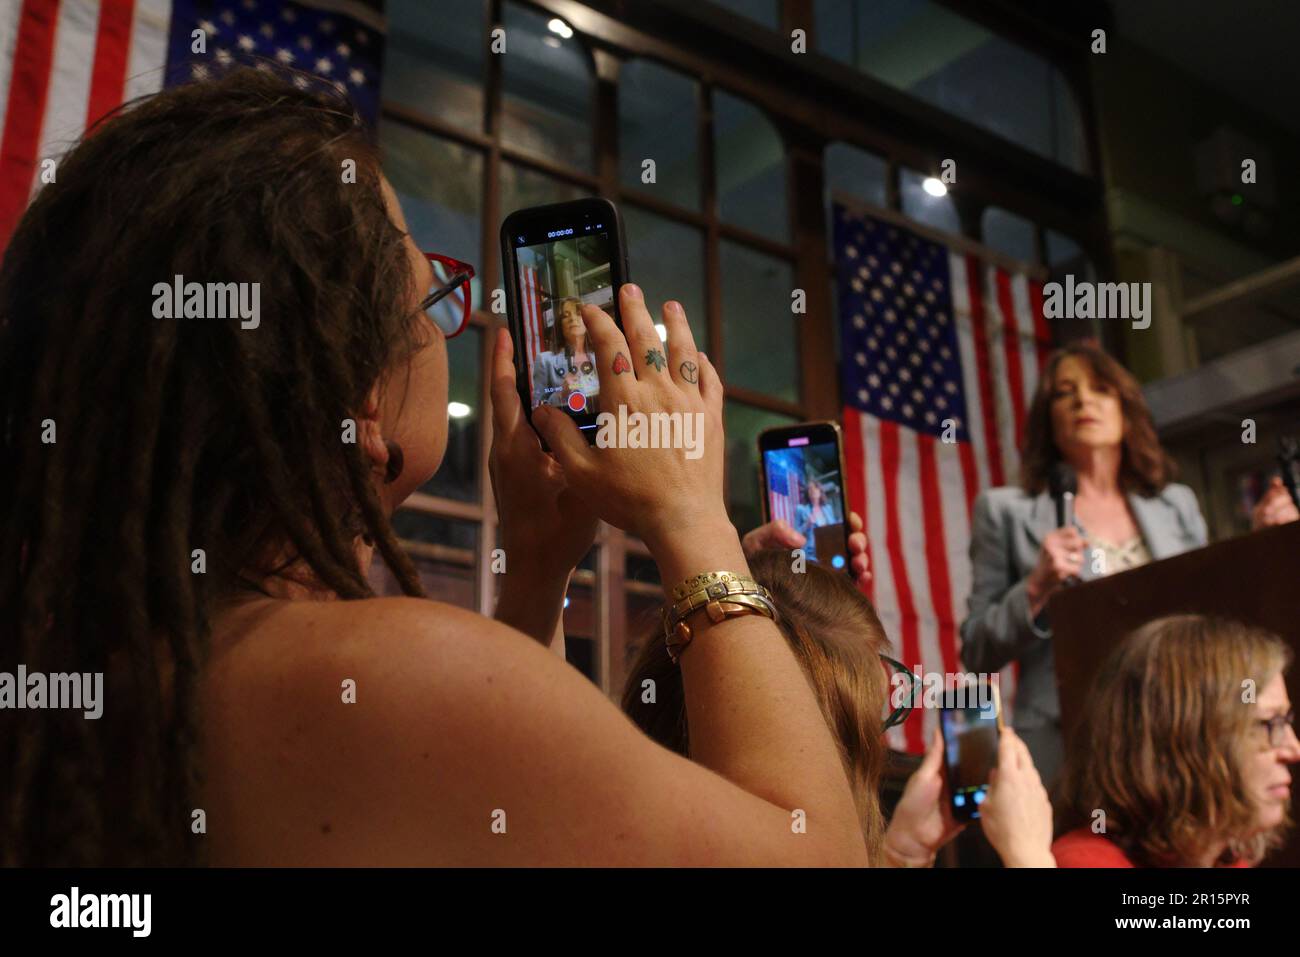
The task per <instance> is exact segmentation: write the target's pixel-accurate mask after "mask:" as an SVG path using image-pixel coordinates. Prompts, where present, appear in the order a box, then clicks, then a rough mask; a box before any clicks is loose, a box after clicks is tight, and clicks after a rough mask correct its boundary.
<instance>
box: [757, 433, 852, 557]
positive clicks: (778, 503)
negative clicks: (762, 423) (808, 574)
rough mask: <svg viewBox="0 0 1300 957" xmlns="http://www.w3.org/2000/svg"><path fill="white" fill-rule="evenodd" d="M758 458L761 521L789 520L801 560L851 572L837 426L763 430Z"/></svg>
mask: <svg viewBox="0 0 1300 957" xmlns="http://www.w3.org/2000/svg"><path fill="white" fill-rule="evenodd" d="M758 462H759V466H758V471H759V483H760V486H761V488H762V490H763V520H764V521H765V522H770V521H772V520H774V519H778V518H779V519H784V520H785V521H787V522H789V523H790V525H792V526H793V527H794V529H795V531H797V532H800V533H802V534H803V536H804V539H805V541H804V544H803V550H804V556H805V557H806V558H808V559H809V560H810V561H815V562H818V563H820V564H822V565H826V566H828V567H830V568H834V569H836V570H838V571H844V572H848V573H849V574H852V569H851V568H850V567H849V550H848V543H849V523H848V505H847V504H846V503H845V500H844V443H843V441H842V440H841V438H840V427H839V426H838V425H837V424H836V423H834V422H802V423H800V424H799V425H788V426H778V427H776V428H771V429H765V430H764V431H763V432H761V433H759V436H758Z"/></svg>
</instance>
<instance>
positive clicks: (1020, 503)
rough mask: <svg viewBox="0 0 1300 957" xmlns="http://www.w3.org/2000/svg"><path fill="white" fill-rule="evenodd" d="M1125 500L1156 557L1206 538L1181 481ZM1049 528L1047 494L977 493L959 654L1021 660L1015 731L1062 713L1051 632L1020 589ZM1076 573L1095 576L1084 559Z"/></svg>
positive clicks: (992, 664) (981, 661)
mask: <svg viewBox="0 0 1300 957" xmlns="http://www.w3.org/2000/svg"><path fill="white" fill-rule="evenodd" d="M1128 504H1129V509H1130V510H1131V511H1132V513H1133V518H1134V520H1135V521H1136V522H1137V526H1138V529H1139V531H1141V533H1142V538H1143V539H1144V540H1145V542H1146V546H1147V549H1148V550H1149V551H1150V552H1151V557H1152V558H1153V559H1161V558H1168V557H1169V556H1171V555H1177V554H1178V553H1179V552H1185V551H1190V550H1191V549H1193V548H1200V547H1201V546H1202V545H1204V544H1205V543H1206V532H1205V519H1204V518H1202V517H1201V509H1200V506H1199V505H1198V504H1197V502H1196V495H1195V493H1193V492H1192V490H1191V489H1189V488H1188V487H1187V486H1186V485H1175V484H1170V485H1166V486H1165V487H1164V490H1163V491H1161V492H1160V493H1159V494H1158V495H1153V496H1152V497H1150V498H1145V497H1143V496H1141V495H1135V494H1133V493H1129V495H1128ZM1054 528H1056V503H1055V502H1054V501H1052V497H1051V496H1050V495H1049V494H1048V493H1047V492H1042V493H1040V494H1039V495H1037V496H1034V497H1031V496H1029V495H1028V494H1026V492H1025V491H1024V490H1023V489H1021V488H1018V487H1006V488H995V489H989V490H988V491H986V492H981V493H980V495H979V497H978V498H976V499H975V518H974V523H973V528H972V529H971V543H970V557H971V565H972V566H973V567H972V582H971V594H970V613H969V614H968V615H967V616H966V620H965V621H964V622H962V625H961V660H962V664H963V665H965V667H966V668H968V669H970V670H971V671H977V672H986V673H993V672H997V671H1000V670H1002V668H1004V667H1005V666H1006V665H1007V664H1008V663H1010V662H1012V661H1019V662H1020V672H1019V675H1018V679H1017V685H1016V694H1015V726H1016V728H1017V730H1022V729H1035V728H1056V727H1058V726H1059V724H1060V719H1061V708H1060V703H1059V702H1058V701H1057V698H1056V665H1055V661H1054V659H1053V656H1052V642H1051V640H1050V639H1051V637H1052V632H1051V629H1050V628H1049V627H1046V622H1045V621H1041V620H1040V621H1038V622H1035V621H1033V620H1031V619H1030V617H1029V601H1028V599H1027V597H1026V595H1025V576H1026V575H1028V574H1029V572H1030V571H1031V570H1032V569H1033V567H1034V565H1035V564H1036V563H1037V562H1038V552H1039V549H1040V548H1041V547H1042V542H1043V538H1044V537H1045V536H1046V535H1047V533H1048V532H1050V531H1052V530H1053V529H1054ZM1080 577H1081V578H1083V579H1087V578H1090V577H1094V576H1092V575H1091V570H1090V568H1089V567H1088V563H1087V562H1085V563H1084V568H1083V572H1082V574H1081V575H1080Z"/></svg>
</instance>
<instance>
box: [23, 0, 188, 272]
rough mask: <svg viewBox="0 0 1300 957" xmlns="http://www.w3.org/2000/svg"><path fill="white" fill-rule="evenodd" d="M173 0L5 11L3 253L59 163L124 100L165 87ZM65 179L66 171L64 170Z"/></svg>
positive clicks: (65, 0)
mask: <svg viewBox="0 0 1300 957" xmlns="http://www.w3.org/2000/svg"><path fill="white" fill-rule="evenodd" d="M170 17H171V3H170V2H168V0H21V2H18V0H14V2H11V3H6V4H3V5H2V6H0V79H2V80H3V82H0V89H3V90H5V91H7V92H6V94H4V95H3V96H0V249H3V248H4V246H6V245H8V242H9V237H10V235H12V233H13V229H14V226H15V225H16V224H17V222H18V219H19V218H20V217H21V216H22V213H23V210H24V209H26V208H27V203H28V202H29V201H30V199H31V197H32V196H33V195H34V194H35V192H36V190H37V189H39V188H40V186H41V180H40V172H41V167H42V163H43V161H44V160H47V159H52V160H55V161H56V162H57V161H58V159H59V157H61V156H62V155H63V154H64V153H65V152H67V150H68V149H69V148H71V147H72V146H73V145H75V144H76V142H77V140H78V139H79V138H80V137H81V135H82V134H83V133H84V132H85V130H86V128H87V127H88V126H89V125H90V124H92V123H94V122H95V121H96V120H98V119H99V118H100V117H102V116H104V114H106V113H108V112H109V111H110V110H112V109H113V108H115V107H117V106H118V105H120V104H121V103H122V102H123V100H124V99H128V98H131V97H134V96H139V95H142V94H145V93H150V92H154V91H156V90H157V89H159V88H160V87H161V86H162V78H163V68H164V66H165V65H166V62H167V31H168V27H169V24H170ZM55 175H57V167H56V168H55Z"/></svg>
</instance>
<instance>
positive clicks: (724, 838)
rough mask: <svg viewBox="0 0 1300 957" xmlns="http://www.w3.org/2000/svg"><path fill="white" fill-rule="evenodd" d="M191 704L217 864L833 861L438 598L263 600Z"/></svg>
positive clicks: (782, 816) (771, 813) (582, 681)
mask: <svg viewBox="0 0 1300 957" xmlns="http://www.w3.org/2000/svg"><path fill="white" fill-rule="evenodd" d="M203 706H204V731H205V745H206V747H205V752H204V770H205V772H206V775H207V777H206V790H205V792H204V795H203V799H204V801H205V804H204V808H205V810H206V812H207V819H208V835H209V836H208V838H207V839H208V840H210V841H211V844H210V851H211V853H210V859H211V860H212V861H213V863H216V864H251V865H269V864H297V865H305V866H313V865H326V866H329V865H356V864H362V865H375V866H384V865H387V866H402V865H452V866H473V865H489V866H501V865H507V866H528V865H560V866H563V865H605V866H616V865H626V864H644V865H659V866H665V865H674V864H677V865H708V864H771V863H776V862H782V861H786V862H789V863H814V862H822V861H836V860H843V859H844V858H843V856H842V851H843V849H842V847H840V846H839V845H838V844H836V845H832V844H831V843H828V842H830V841H832V839H833V837H834V835H833V834H832V832H827V835H826V837H825V838H821V837H819V838H818V839H816V840H809V839H808V837H806V836H803V835H798V836H795V835H794V832H793V831H792V829H791V827H790V816H789V812H788V811H786V810H783V809H782V808H780V807H777V806H776V805H773V804H771V803H769V802H767V801H765V800H763V799H761V798H759V797H757V796H755V795H753V794H750V793H748V792H746V791H743V790H742V789H740V788H737V787H736V786H735V785H733V784H731V783H730V782H728V781H726V780H725V779H723V778H722V777H721V776H719V775H717V774H715V773H713V772H712V771H709V770H707V769H705V768H702V767H700V766H698V765H695V764H692V763H691V762H690V761H687V760H686V759H685V758H682V757H680V756H678V755H676V754H673V753H672V752H670V751H668V750H667V749H665V748H663V747H660V746H659V745H658V744H655V743H654V742H652V741H651V740H650V739H649V738H647V737H646V736H645V735H643V734H642V733H641V732H640V731H639V730H638V729H637V728H636V727H635V726H634V725H633V724H632V722H631V721H630V720H628V719H627V718H626V717H625V716H624V715H623V714H622V713H621V712H620V711H619V710H618V709H617V708H616V707H615V706H614V705H613V703H612V702H611V701H610V700H609V699H608V698H606V697H605V696H604V695H603V694H601V692H600V691H599V690H598V689H597V688H596V687H595V686H594V685H592V684H591V682H589V681H587V679H586V678H584V677H583V676H582V675H581V674H579V673H578V672H577V671H576V670H575V669H573V668H571V667H570V666H568V665H566V664H565V663H564V662H562V661H560V660H559V659H558V658H557V657H556V656H554V655H553V654H551V653H550V652H549V651H547V650H545V649H543V648H542V647H541V645H539V644H538V643H537V642H535V641H533V640H532V639H530V638H528V637H526V636H525V635H523V634H521V633H519V632H516V631H514V630H513V629H511V628H508V627H506V626H504V625H502V624H500V623H498V622H495V621H492V620H489V619H486V618H483V617H482V616H480V615H476V614H473V613H471V612H467V611H464V610H463V609H458V608H452V607H449V606H447V605H443V604H440V603H437V602H431V601H425V600H420V599H409V598H385V599H372V600H365V601H353V602H336V603H330V604H328V605H326V604H308V603H300V604H297V603H283V604H281V605H280V606H279V607H277V608H273V609H269V610H268V611H267V612H266V613H265V614H264V616H263V617H262V618H261V619H260V620H259V621H257V622H256V623H255V624H253V625H252V626H251V627H249V628H248V629H247V630H246V632H245V633H244V634H243V637H241V638H240V640H238V641H237V642H234V643H232V644H230V645H229V646H228V647H225V648H224V649H222V650H221V651H220V652H219V653H218V654H217V655H216V656H215V657H214V659H213V661H212V663H211V666H210V667H209V669H208V670H207V672H206V673H205V676H204V699H203Z"/></svg>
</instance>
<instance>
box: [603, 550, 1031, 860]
mask: <svg viewBox="0 0 1300 957" xmlns="http://www.w3.org/2000/svg"><path fill="white" fill-rule="evenodd" d="M746 540H747V542H752V541H754V539H752V538H750V536H746ZM748 555H749V568H750V572H751V574H752V575H753V577H754V580H755V581H757V582H758V583H760V584H761V585H762V586H763V587H764V588H766V589H767V590H768V592H770V594H771V595H772V598H773V600H774V603H775V605H776V606H777V607H778V608H779V609H780V613H779V615H778V617H777V624H778V626H779V627H780V629H781V634H782V635H783V636H784V637H785V640H786V641H787V643H789V645H790V647H791V649H792V650H793V651H794V653H795V656H796V658H797V659H798V661H799V663H800V665H801V667H802V669H803V672H804V675H805V676H806V677H807V679H808V683H809V684H810V685H811V686H812V688H813V690H814V691H815V692H816V695H817V701H818V704H819V705H820V707H821V712H822V717H823V718H824V719H825V721H826V725H827V727H829V728H830V729H831V730H832V732H833V733H834V735H835V740H836V743H837V745H838V749H839V755H840V760H841V761H842V762H843V764H844V768H845V771H846V773H847V774H848V777H849V782H850V784H851V786H852V788H853V796H854V802H855V804H856V805H857V809H858V818H859V821H860V823H861V831H862V834H861V839H862V842H863V844H864V845H865V846H866V849H867V853H868V856H869V858H870V861H871V864H872V865H873V866H877V867H929V866H931V865H933V864H934V861H935V858H936V855H937V853H938V851H939V850H940V849H941V848H943V847H944V846H945V845H946V844H947V843H948V842H949V841H951V840H952V839H953V838H955V837H956V836H957V834H959V833H960V832H961V830H962V827H964V825H960V824H957V823H956V822H955V821H954V820H953V819H952V816H951V814H950V813H949V811H948V799H947V794H946V792H945V789H944V788H945V783H944V772H943V742H942V739H941V737H940V734H939V731H938V729H936V730H935V733H934V738H933V740H932V741H931V744H930V747H929V749H928V750H927V751H926V754H925V757H924V759H923V760H922V761H921V764H920V765H919V766H918V768H917V769H916V770H915V771H913V772H912V774H911V776H910V777H909V778H908V782H907V785H906V787H905V788H904V791H903V794H902V796H901V798H900V799H899V802H898V804H897V806H896V807H895V808H894V812H893V815H892V816H891V818H890V820H889V821H888V822H886V821H885V820H884V816H883V813H882V810H881V800H880V788H881V778H882V775H883V772H884V767H885V761H886V757H887V747H886V744H885V738H884V733H885V731H887V730H888V729H889V728H891V727H894V726H895V725H898V724H901V723H902V722H903V721H905V720H907V719H908V717H909V715H911V714H912V711H913V707H914V705H915V704H916V702H917V701H918V699H919V697H920V696H919V694H917V692H918V690H919V687H918V686H917V685H915V684H914V682H915V676H914V675H913V674H912V673H911V672H910V671H909V670H908V669H907V667H906V666H905V665H904V664H902V663H901V662H898V661H895V660H894V659H893V658H891V657H889V656H888V654H887V652H888V650H889V639H888V637H887V636H886V635H885V631H884V628H883V627H882V626H881V624H880V619H879V618H878V617H877V615H876V612H875V609H874V608H873V607H872V605H871V602H870V601H868V600H867V598H866V596H865V595H863V594H862V593H861V592H860V591H859V590H858V589H857V588H856V587H855V584H854V582H853V580H852V579H850V578H849V577H848V576H847V575H844V574H843V573H841V572H836V571H832V570H830V569H827V568H825V567H823V566H821V565H817V564H815V563H808V564H807V565H806V566H803V568H804V570H803V571H800V572H796V571H795V570H794V568H793V563H792V561H791V557H790V553H789V551H788V550H787V549H785V548H781V549H758V548H751V549H749V550H748ZM622 706H623V711H624V713H625V714H627V716H628V717H629V718H631V719H632V721H633V722H634V723H635V724H636V725H637V727H639V728H641V730H643V731H644V732H645V733H646V734H648V735H649V736H650V737H651V738H653V739H654V740H655V741H657V742H658V743H660V744H662V745H663V746H664V747H666V748H668V749H670V750H672V751H674V752H676V753H678V754H681V755H683V756H686V757H690V756H692V755H693V754H694V753H695V745H694V742H693V739H692V737H691V727H692V725H691V722H690V715H691V713H692V708H691V702H690V701H689V698H688V694H687V692H686V689H685V688H684V687H683V682H682V675H681V670H680V668H679V667H678V665H677V664H676V663H675V662H674V661H673V659H672V654H671V652H670V649H669V647H668V646H667V645H666V643H665V641H664V638H663V636H662V635H660V634H658V633H656V634H654V635H651V636H649V637H647V638H646V639H644V641H643V643H642V644H641V647H640V648H639V650H638V652H637V658H636V662H635V664H634V665H633V666H632V668H631V669H630V671H629V673H628V677H627V681H626V683H625V685H624V689H623V698H622ZM696 713H698V710H697V711H696ZM920 718H921V716H920V715H915V716H914V717H913V720H920ZM980 822H981V826H982V827H983V829H984V832H985V834H986V836H987V837H988V838H989V842H990V843H991V844H992V845H993V847H994V849H995V850H996V851H997V852H998V855H999V856H1000V857H1001V859H1002V861H1003V863H1004V864H1005V865H1006V866H1008V867H1052V866H1054V862H1053V860H1052V857H1051V854H1050V850H1049V848H1050V844H1051V840H1052V809H1051V805H1050V803H1049V802H1048V799H1047V791H1046V790H1045V789H1044V788H1043V785H1042V782H1041V781H1040V780H1039V778H1038V773H1037V771H1035V770H1034V765H1033V760H1032V759H1031V758H1030V756H1029V751H1028V749H1027V748H1026V747H1025V745H1024V743H1023V742H1022V741H1020V739H1019V738H1017V737H1016V736H1015V734H1014V732H1012V731H1010V729H1008V730H1007V731H1006V732H1005V733H1004V734H1003V736H1002V740H1001V743H1000V747H999V752H998V768H997V770H996V772H995V773H994V777H993V780H992V781H991V786H990V790H989V797H988V799H987V800H986V801H985V803H984V804H983V805H982V806H981V815H980Z"/></svg>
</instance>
